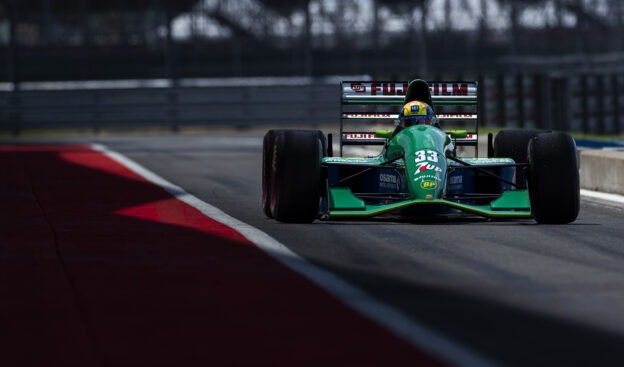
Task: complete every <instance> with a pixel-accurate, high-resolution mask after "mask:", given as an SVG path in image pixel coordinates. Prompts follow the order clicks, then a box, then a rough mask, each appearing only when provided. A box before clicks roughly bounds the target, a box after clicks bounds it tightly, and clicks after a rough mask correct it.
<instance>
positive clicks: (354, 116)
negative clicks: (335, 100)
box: [342, 113, 398, 119]
mask: <svg viewBox="0 0 624 367" xmlns="http://www.w3.org/2000/svg"><path fill="white" fill-rule="evenodd" d="M342 117H343V118H346V119H396V118H398V116H397V115H396V114H394V115H393V114H389V113H343V114H342Z"/></svg>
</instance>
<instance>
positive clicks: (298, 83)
mask: <svg viewBox="0 0 624 367" xmlns="http://www.w3.org/2000/svg"><path fill="white" fill-rule="evenodd" d="M476 79H477V80H478V81H479V83H480V84H479V85H480V93H481V95H480V101H481V105H480V116H481V125H482V126H489V127H512V128H514V127H515V128H545V129H553V130H562V131H570V132H584V133H592V134H621V133H622V131H624V116H623V111H622V110H623V108H622V106H624V100H623V93H624V74H579V75H567V76H558V75H554V76H553V75H539V74H536V75H523V74H518V75H496V76H481V77H478V78H476ZM137 83H138V82H136V83H134V84H133V83H132V82H127V83H125V84H124V83H122V82H118V83H114V82H109V83H108V84H105V85H104V86H99V87H98V86H97V85H96V86H93V85H89V84H85V83H79V84H73V85H72V84H70V85H67V84H63V83H60V84H52V85H48V84H44V85H40V84H26V83H25V84H23V85H18V87H17V88H11V86H10V85H5V88H4V89H3V91H0V130H2V131H5V132H7V131H8V132H12V133H13V134H20V133H22V132H23V131H26V130H42V129H43V130H54V129H89V130H93V131H99V130H101V129H116V128H154V127H158V128H163V127H164V128H171V129H172V130H176V129H178V128H180V127H184V126H237V127H240V126H254V125H264V126H279V125H285V124H289V125H293V124H298V123H300V124H306V125H310V124H318V125H325V124H331V123H336V124H337V123H338V117H339V116H338V114H339V108H340V106H339V98H340V94H339V87H338V79H335V78H334V79H333V80H315V79H306V78H303V79H302V80H296V79H281V80H267V81H264V82H261V83H258V82H257V80H256V82H253V81H252V82H250V81H249V80H239V81H238V82H232V81H231V80H229V81H227V80H226V81H222V82H217V83H215V82H214V81H210V80H204V81H202V80H193V81H177V82H175V83H174V82H172V81H168V80H161V81H152V82H151V83H148V82H141V83H138V84H137Z"/></svg>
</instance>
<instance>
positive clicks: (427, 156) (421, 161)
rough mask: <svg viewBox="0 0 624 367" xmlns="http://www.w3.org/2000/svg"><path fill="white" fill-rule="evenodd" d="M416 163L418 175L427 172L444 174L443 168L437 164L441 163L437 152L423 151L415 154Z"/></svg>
mask: <svg viewBox="0 0 624 367" xmlns="http://www.w3.org/2000/svg"><path fill="white" fill-rule="evenodd" d="M414 156H416V158H414V162H415V163H416V174H418V173H421V172H427V171H435V172H442V168H440V167H438V165H437V164H436V163H437V162H438V161H439V158H438V156H439V154H438V152H436V151H435V150H429V149H426V150H425V149H423V150H418V151H416V152H415V153H414Z"/></svg>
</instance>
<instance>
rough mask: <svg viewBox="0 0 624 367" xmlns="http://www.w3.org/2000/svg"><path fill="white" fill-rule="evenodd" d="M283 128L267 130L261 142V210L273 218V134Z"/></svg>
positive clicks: (278, 132)
mask: <svg viewBox="0 0 624 367" xmlns="http://www.w3.org/2000/svg"><path fill="white" fill-rule="evenodd" d="M284 131H285V130H269V131H268V132H267V133H266V134H265V135H264V141H263V142H262V211H264V214H265V215H266V216H267V217H269V218H273V214H272V213H271V206H270V204H271V180H272V176H273V169H272V162H273V150H274V148H275V147H274V144H275V136H277V135H278V134H281V133H282V132H284Z"/></svg>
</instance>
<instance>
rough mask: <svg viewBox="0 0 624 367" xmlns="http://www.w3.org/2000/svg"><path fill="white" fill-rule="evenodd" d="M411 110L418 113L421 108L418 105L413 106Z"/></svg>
mask: <svg viewBox="0 0 624 367" xmlns="http://www.w3.org/2000/svg"><path fill="white" fill-rule="evenodd" d="M410 108H411V109H412V112H418V111H419V110H420V106H419V105H417V104H413V105H411V106H410Z"/></svg>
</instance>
